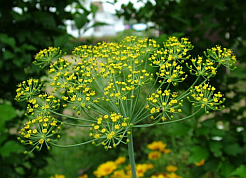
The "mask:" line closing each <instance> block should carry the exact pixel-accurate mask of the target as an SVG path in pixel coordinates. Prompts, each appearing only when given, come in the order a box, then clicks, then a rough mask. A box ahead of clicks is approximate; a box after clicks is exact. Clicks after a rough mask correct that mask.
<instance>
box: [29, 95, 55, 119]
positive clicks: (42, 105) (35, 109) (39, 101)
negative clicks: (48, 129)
mask: <svg viewBox="0 0 246 178" xmlns="http://www.w3.org/2000/svg"><path fill="white" fill-rule="evenodd" d="M59 106H60V99H57V98H56V97H55V96H54V95H48V94H47V93H45V94H39V95H38V97H37V98H32V99H30V100H29V101H28V105H27V113H26V115H31V116H34V117H35V116H49V115H50V110H57V109H58V108H59Z"/></svg>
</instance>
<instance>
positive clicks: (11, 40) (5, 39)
mask: <svg viewBox="0 0 246 178" xmlns="http://www.w3.org/2000/svg"><path fill="white" fill-rule="evenodd" d="M0 40H1V41H2V42H3V43H5V44H7V45H9V46H11V47H12V49H15V47H16V44H15V39H14V38H13V37H8V36H7V35H6V34H0Z"/></svg>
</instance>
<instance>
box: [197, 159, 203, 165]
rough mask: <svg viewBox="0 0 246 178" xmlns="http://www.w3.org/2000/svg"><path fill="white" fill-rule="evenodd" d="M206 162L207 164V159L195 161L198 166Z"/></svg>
mask: <svg viewBox="0 0 246 178" xmlns="http://www.w3.org/2000/svg"><path fill="white" fill-rule="evenodd" d="M204 164H205V159H202V160H201V161H200V162H196V163H195V165H196V166H202V165H204Z"/></svg>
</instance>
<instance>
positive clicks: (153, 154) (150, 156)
mask: <svg viewBox="0 0 246 178" xmlns="http://www.w3.org/2000/svg"><path fill="white" fill-rule="evenodd" d="M160 157H161V153H160V152H159V151H153V152H150V153H149V154H148V159H158V158H160Z"/></svg>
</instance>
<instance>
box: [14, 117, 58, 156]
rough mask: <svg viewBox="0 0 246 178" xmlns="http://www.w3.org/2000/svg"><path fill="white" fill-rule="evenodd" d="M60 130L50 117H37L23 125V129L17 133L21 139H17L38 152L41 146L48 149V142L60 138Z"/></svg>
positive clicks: (54, 120)
mask: <svg viewBox="0 0 246 178" xmlns="http://www.w3.org/2000/svg"><path fill="white" fill-rule="evenodd" d="M60 129H61V126H60V124H58V122H57V121H56V119H55V118H53V117H51V116H46V117H44V116H38V117H35V118H33V119H31V120H29V121H28V122H26V123H25V124H24V127H23V128H22V129H21V130H20V131H19V134H20V136H21V137H22V138H23V139H22V138H21V137H18V139H19V140H20V141H21V142H22V143H25V144H30V145H32V146H33V147H34V148H33V150H34V149H35V148H36V149H38V150H40V149H41V148H42V146H43V145H46V147H47V148H48V149H49V148H50V146H49V142H51V141H52V140H56V139H57V138H59V137H60V135H58V132H59V130H60ZM33 150H32V151H33ZM25 153H27V151H26V152H25Z"/></svg>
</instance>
